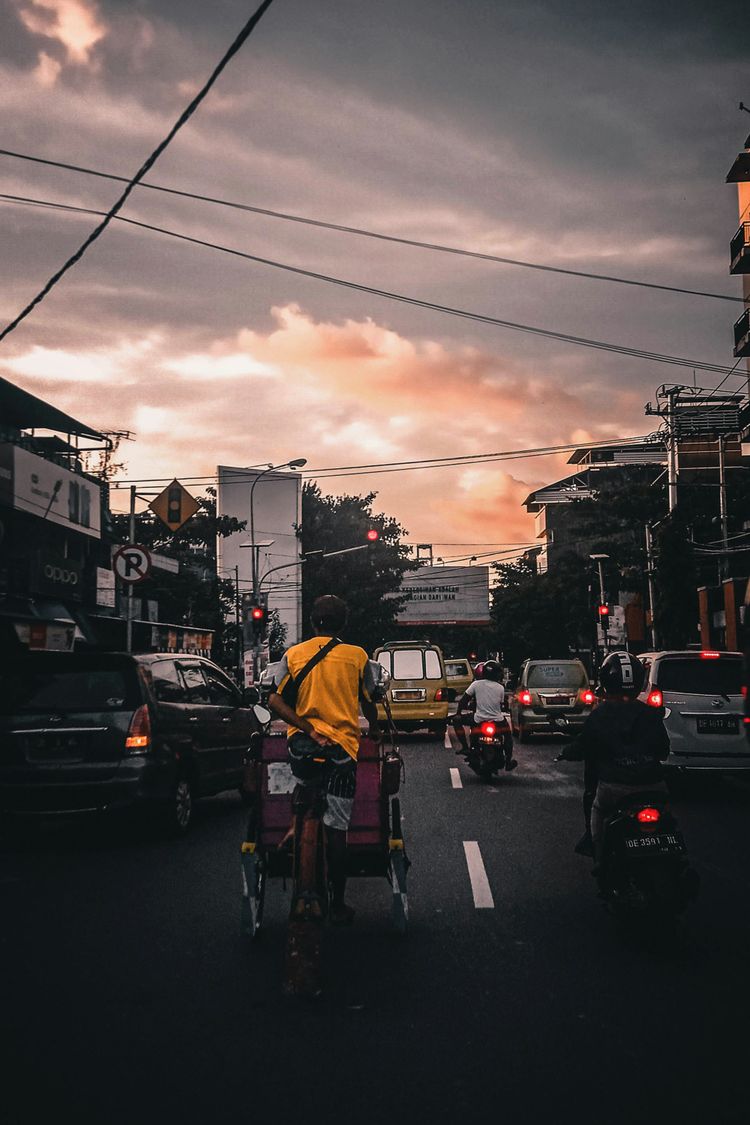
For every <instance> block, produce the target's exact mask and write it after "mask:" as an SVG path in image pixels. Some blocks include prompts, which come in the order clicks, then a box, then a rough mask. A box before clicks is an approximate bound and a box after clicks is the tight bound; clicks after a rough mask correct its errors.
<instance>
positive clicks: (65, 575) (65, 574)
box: [42, 563, 81, 586]
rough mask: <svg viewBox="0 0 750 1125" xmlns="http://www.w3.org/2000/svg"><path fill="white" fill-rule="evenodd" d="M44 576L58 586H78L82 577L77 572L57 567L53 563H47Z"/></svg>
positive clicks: (43, 571)
mask: <svg viewBox="0 0 750 1125" xmlns="http://www.w3.org/2000/svg"><path fill="white" fill-rule="evenodd" d="M42 574H43V575H44V577H45V578H46V579H47V581H48V582H54V583H55V585H56V586H77V585H78V583H79V581H80V577H81V576H80V574H79V573H78V571H77V570H72V569H69V568H67V567H61V566H55V565H54V564H53V563H45V566H44V569H43V570H42Z"/></svg>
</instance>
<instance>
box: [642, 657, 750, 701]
mask: <svg viewBox="0 0 750 1125" xmlns="http://www.w3.org/2000/svg"><path fill="white" fill-rule="evenodd" d="M656 676H657V678H656V686H657V687H658V688H660V690H661V691H683V692H685V694H686V695H739V694H740V692H741V691H742V661H741V660H740V659H739V658H736V657H731V656H730V657H719V658H718V660H717V659H713V660H704V659H701V657H691V656H688V657H669V658H668V659H666V660H660V661H659V665H658V668H657V672H656Z"/></svg>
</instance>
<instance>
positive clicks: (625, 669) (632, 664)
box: [599, 652, 646, 695]
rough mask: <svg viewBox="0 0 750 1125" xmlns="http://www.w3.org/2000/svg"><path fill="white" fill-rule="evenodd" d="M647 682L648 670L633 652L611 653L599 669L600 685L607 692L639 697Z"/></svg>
mask: <svg viewBox="0 0 750 1125" xmlns="http://www.w3.org/2000/svg"><path fill="white" fill-rule="evenodd" d="M645 680H646V669H645V668H644V667H643V665H642V664H641V662H640V660H639V659H638V657H637V656H633V654H632V652H610V654H609V656H608V657H607V659H606V660H605V661H604V663H603V664H602V666H601V668H600V669H599V683H600V685H601V687H602V688H603V689H604V691H605V692H610V693H614V694H616V695H618V694H619V695H638V692H639V691H640V690H641V688H642V687H643V685H644V683H645Z"/></svg>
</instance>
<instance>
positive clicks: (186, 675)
mask: <svg viewBox="0 0 750 1125" xmlns="http://www.w3.org/2000/svg"><path fill="white" fill-rule="evenodd" d="M179 668H180V671H181V672H182V678H183V680H184V681H185V687H186V688H187V693H188V701H189V702H190V703H208V702H209V697H208V684H207V683H206V681H205V679H204V678H203V669H202V668H201V666H200V664H180V665H179Z"/></svg>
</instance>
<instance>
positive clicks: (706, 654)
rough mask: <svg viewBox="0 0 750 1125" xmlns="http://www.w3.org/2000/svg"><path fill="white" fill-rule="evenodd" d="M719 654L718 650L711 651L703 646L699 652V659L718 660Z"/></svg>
mask: <svg viewBox="0 0 750 1125" xmlns="http://www.w3.org/2000/svg"><path fill="white" fill-rule="evenodd" d="M720 656H721V653H720V652H712V651H711V650H710V649H707V648H704V649H703V651H702V652H701V660H718V659H719V657H720Z"/></svg>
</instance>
